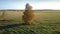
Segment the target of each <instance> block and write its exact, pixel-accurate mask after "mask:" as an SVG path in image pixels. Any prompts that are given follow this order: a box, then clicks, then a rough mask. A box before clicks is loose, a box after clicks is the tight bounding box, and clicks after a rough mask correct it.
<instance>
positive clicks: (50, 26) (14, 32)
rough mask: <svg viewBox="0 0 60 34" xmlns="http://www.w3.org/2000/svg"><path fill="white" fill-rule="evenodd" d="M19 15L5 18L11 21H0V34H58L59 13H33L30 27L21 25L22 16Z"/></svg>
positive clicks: (59, 32)
mask: <svg viewBox="0 0 60 34" xmlns="http://www.w3.org/2000/svg"><path fill="white" fill-rule="evenodd" d="M8 15H10V13H9V14H8ZM19 15H20V16H19V17H18V16H16V17H12V15H10V16H11V17H10V18H11V19H10V18H6V19H10V20H11V21H10V20H9V21H0V34H60V11H35V20H34V22H33V23H32V24H31V25H25V24H21V23H23V21H22V19H21V17H22V16H21V15H22V14H19ZM17 17H18V18H17ZM15 18H16V19H15ZM19 18H20V19H19Z"/></svg>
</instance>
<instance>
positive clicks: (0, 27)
mask: <svg viewBox="0 0 60 34" xmlns="http://www.w3.org/2000/svg"><path fill="white" fill-rule="evenodd" d="M22 25H27V24H25V23H21V24H12V25H7V26H0V30H3V29H7V28H13V27H17V26H22Z"/></svg>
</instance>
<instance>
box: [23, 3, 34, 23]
mask: <svg viewBox="0 0 60 34" xmlns="http://www.w3.org/2000/svg"><path fill="white" fill-rule="evenodd" d="M23 14H24V15H23V18H22V19H23V21H24V23H25V24H32V22H33V20H34V12H33V11H32V6H30V5H29V4H28V3H27V4H26V8H25V11H24V13H23Z"/></svg>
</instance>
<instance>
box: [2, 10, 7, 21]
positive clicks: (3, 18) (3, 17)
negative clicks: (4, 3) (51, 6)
mask: <svg viewBox="0 0 60 34" xmlns="http://www.w3.org/2000/svg"><path fill="white" fill-rule="evenodd" d="M5 16H6V15H5V11H3V12H2V16H1V17H2V21H5Z"/></svg>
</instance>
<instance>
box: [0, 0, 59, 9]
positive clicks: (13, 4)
mask: <svg viewBox="0 0 60 34" xmlns="http://www.w3.org/2000/svg"><path fill="white" fill-rule="evenodd" d="M26 3H29V4H30V5H31V6H32V7H33V8H32V9H34V10H36V9H55V10H60V0H0V10H4V9H25V5H26Z"/></svg>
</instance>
